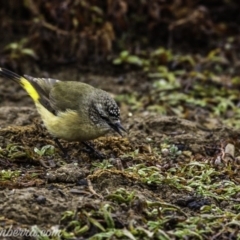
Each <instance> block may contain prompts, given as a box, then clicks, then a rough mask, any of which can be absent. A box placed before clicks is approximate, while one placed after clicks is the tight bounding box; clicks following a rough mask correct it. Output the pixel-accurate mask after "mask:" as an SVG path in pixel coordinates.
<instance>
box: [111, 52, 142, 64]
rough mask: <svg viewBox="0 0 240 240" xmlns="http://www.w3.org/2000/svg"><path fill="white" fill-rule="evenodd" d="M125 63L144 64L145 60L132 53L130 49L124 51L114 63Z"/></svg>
mask: <svg viewBox="0 0 240 240" xmlns="http://www.w3.org/2000/svg"><path fill="white" fill-rule="evenodd" d="M124 63H128V64H132V65H136V66H142V65H143V60H142V59H141V58H140V57H138V56H135V55H131V54H130V53H129V52H128V51H122V52H121V53H120V55H119V57H118V58H116V59H114V60H113V64H115V65H120V64H124Z"/></svg>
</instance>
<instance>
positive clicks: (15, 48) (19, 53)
mask: <svg viewBox="0 0 240 240" xmlns="http://www.w3.org/2000/svg"><path fill="white" fill-rule="evenodd" d="M27 44H28V39H27V38H23V39H21V40H20V41H19V42H13V43H10V44H8V45H7V46H5V48H4V51H6V52H7V53H9V54H10V58H11V59H19V58H22V57H23V56H29V57H32V58H34V59H38V57H37V55H36V53H35V52H34V50H33V49H31V48H28V47H26V45H27Z"/></svg>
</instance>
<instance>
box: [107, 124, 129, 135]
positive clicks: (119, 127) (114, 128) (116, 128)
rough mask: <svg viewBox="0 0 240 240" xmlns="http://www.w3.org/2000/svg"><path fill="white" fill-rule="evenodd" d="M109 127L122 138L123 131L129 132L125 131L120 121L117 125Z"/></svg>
mask: <svg viewBox="0 0 240 240" xmlns="http://www.w3.org/2000/svg"><path fill="white" fill-rule="evenodd" d="M109 125H110V127H111V128H112V129H113V130H114V131H116V132H117V133H118V134H119V135H121V136H123V135H122V132H121V131H124V132H127V131H126V130H125V129H124V127H123V126H122V125H121V123H120V121H117V122H115V123H110V124H109Z"/></svg>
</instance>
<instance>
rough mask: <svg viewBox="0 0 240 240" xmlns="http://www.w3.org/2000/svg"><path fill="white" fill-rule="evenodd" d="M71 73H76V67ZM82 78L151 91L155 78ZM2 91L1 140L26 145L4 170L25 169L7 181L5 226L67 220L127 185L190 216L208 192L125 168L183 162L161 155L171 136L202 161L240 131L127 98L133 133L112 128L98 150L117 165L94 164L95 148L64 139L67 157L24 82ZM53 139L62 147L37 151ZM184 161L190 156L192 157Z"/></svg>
mask: <svg viewBox="0 0 240 240" xmlns="http://www.w3.org/2000/svg"><path fill="white" fill-rule="evenodd" d="M66 75H68V73H67V72H65V73H64V74H60V73H59V74H58V75H56V74H55V75H52V77H55V78H58V79H62V78H64V77H65V76H66ZM69 75H70V74H69ZM71 75H72V76H73V74H72V73H71ZM61 76H62V77H61ZM73 78H74V77H73ZM78 80H79V78H78ZM80 80H81V81H84V82H88V83H89V84H92V85H94V86H98V87H100V88H102V89H105V90H107V91H109V92H111V93H113V94H114V95H117V94H122V93H131V92H133V91H134V92H136V91H138V92H141V93H142V94H144V92H145V91H147V89H148V88H149V87H150V83H148V82H147V81H146V79H144V78H143V77H142V76H140V75H138V74H137V73H129V74H125V75H124V76H117V77H109V76H108V77H106V76H98V75H91V74H86V75H82V76H81V77H80ZM0 93H1V95H0V100H1V107H0V127H1V128H0V147H1V149H6V147H8V146H12V145H14V146H18V150H17V151H15V153H14V154H15V155H14V157H12V158H9V157H7V156H5V155H4V152H2V154H1V157H0V169H1V170H5V171H6V170H20V172H21V174H20V176H19V177H18V178H17V180H16V181H7V180H6V181H2V183H1V184H0V188H1V191H0V206H1V207H0V208H1V216H2V217H1V224H2V225H14V226H17V227H21V228H27V227H30V226H32V225H38V226H40V227H44V228H50V227H52V226H55V225H59V224H61V218H62V216H63V213H64V212H65V211H67V210H73V211H75V210H76V209H77V208H80V207H85V208H90V209H91V208H98V207H99V206H100V205H101V204H103V203H105V202H108V199H107V196H108V195H109V194H111V193H113V192H115V191H116V190H118V189H120V188H124V189H127V190H129V191H134V192H135V193H136V194H137V195H138V196H139V199H143V200H144V199H147V200H152V201H154V200H161V201H164V202H167V203H169V204H175V205H178V206H180V208H181V209H182V211H185V212H186V213H189V214H190V215H191V214H194V212H195V209H194V208H190V207H188V205H187V202H189V198H191V199H192V200H191V202H196V203H197V202H199V201H201V199H198V198H196V197H193V196H189V193H188V192H187V191H179V190H177V189H176V188H174V187H170V186H168V185H166V186H165V185H164V184H163V185H161V186H151V185H147V184H144V183H142V182H141V181H139V179H138V178H136V177H135V176H134V175H128V174H127V173H125V172H124V171H122V169H125V168H127V167H130V166H133V165H134V164H139V163H143V162H144V163H145V164H149V165H152V164H153V163H154V162H157V161H158V166H159V168H160V169H161V171H164V169H168V168H170V167H171V166H172V165H174V164H177V162H176V160H173V161H172V162H171V161H169V160H168V159H167V158H166V159H164V158H162V159H161V162H159V161H160V160H159V159H158V156H157V155H156V154H154V149H155V148H157V147H159V145H160V143H162V142H163V141H165V140H166V139H167V140H168V142H169V143H174V144H175V145H177V146H179V148H181V149H182V150H183V151H190V152H192V153H194V155H195V156H197V155H199V160H200V161H202V159H203V158H204V157H205V156H209V155H212V156H214V154H215V153H216V151H217V150H214V146H216V144H217V143H219V142H220V141H221V139H229V138H231V139H232V138H233V136H235V137H236V138H237V137H238V135H239V133H238V132H236V131H234V130H232V129H230V128H226V127H225V126H223V125H221V124H217V125H215V124H214V127H212V128H211V131H209V130H208V129H207V128H203V127H202V126H200V125H199V124H198V122H191V121H189V120H184V119H179V118H177V117H175V116H170V117H167V116H161V115H159V114H157V113H152V112H147V111H139V112H138V111H135V112H134V113H131V112H130V109H129V107H128V106H126V105H123V104H122V105H121V111H122V123H123V125H124V127H125V128H126V129H127V130H128V134H126V135H125V136H124V137H123V138H122V137H119V136H116V135H111V134H110V135H109V136H106V137H101V138H99V139H96V140H94V141H92V143H93V144H94V147H95V148H96V149H97V151H99V152H101V153H102V154H104V155H105V156H106V159H110V162H111V164H112V165H113V166H114V167H113V168H111V169H107V168H106V169H104V168H99V169H98V170H96V169H95V170H94V171H93V166H95V164H101V163H102V161H103V160H101V159H99V158H98V157H97V156H95V154H92V153H91V152H89V151H87V150H86V149H85V147H84V146H83V145H82V144H81V143H67V142H64V141H61V143H62V144H63V146H64V148H66V149H67V152H68V156H69V157H68V158H67V159H64V158H63V157H62V153H61V151H60V150H59V149H58V148H57V146H56V145H55V143H54V140H53V138H52V137H51V136H50V135H49V134H48V133H47V131H46V130H45V128H44V126H43V125H42V123H41V119H40V118H39V116H38V114H37V111H36V109H35V107H34V105H33V103H32V101H31V99H30V98H29V97H28V96H27V95H26V93H25V92H24V91H23V90H22V89H21V88H20V87H19V86H17V85H16V84H14V83H12V82H10V81H7V80H5V79H0ZM45 145H54V146H55V154H54V155H50V156H42V157H41V156H39V155H38V154H36V152H34V148H35V147H37V148H39V149H40V148H41V147H43V146H45ZM136 150H137V151H139V154H138V155H137V157H132V156H130V154H129V153H132V152H134V151H136ZM209 151H211V152H210V153H209ZM177 161H184V158H183V159H181V158H180V159H178V160H177ZM209 201H210V202H211V201H214V200H213V199H210V200H209ZM180 202H181V204H180ZM120 210H121V211H122V214H121V216H120V217H119V224H124V222H126V221H128V217H129V214H130V213H129V209H125V213H124V212H123V211H124V210H123V209H119V211H120ZM8 239H9V238H8Z"/></svg>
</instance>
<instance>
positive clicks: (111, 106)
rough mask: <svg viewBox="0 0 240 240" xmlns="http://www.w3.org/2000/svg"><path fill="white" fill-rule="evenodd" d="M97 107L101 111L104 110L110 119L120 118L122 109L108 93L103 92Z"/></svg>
mask: <svg viewBox="0 0 240 240" xmlns="http://www.w3.org/2000/svg"><path fill="white" fill-rule="evenodd" d="M97 105H98V109H99V110H100V109H102V110H104V111H105V113H107V114H108V115H109V116H110V117H114V118H120V109H119V107H118V105H117V103H116V102H115V100H114V99H113V98H112V97H111V96H110V95H109V94H108V93H107V92H104V91H103V92H102V94H101V97H100V101H99V102H98V104H97ZM100 112H101V110H100Z"/></svg>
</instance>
